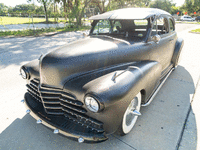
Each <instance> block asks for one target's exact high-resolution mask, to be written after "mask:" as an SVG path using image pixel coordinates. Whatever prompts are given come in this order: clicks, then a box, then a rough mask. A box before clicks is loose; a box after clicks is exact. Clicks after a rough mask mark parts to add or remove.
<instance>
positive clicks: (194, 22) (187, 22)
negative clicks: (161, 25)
mask: <svg viewBox="0 0 200 150" xmlns="http://www.w3.org/2000/svg"><path fill="white" fill-rule="evenodd" d="M176 23H186V24H200V22H196V21H192V22H190V21H176Z"/></svg>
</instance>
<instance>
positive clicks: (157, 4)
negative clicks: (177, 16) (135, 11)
mask: <svg viewBox="0 0 200 150" xmlns="http://www.w3.org/2000/svg"><path fill="white" fill-rule="evenodd" d="M172 6H175V4H174V3H173V2H172V1H171V0H155V1H152V2H151V3H150V5H149V7H151V8H159V9H162V10H165V11H167V12H169V13H173V11H172V9H171V8H172Z"/></svg>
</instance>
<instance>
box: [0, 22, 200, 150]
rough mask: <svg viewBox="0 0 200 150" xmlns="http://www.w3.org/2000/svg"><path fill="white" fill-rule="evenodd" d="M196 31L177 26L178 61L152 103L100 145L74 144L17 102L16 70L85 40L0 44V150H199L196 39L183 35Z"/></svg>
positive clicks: (75, 35) (199, 47)
mask: <svg viewBox="0 0 200 150" xmlns="http://www.w3.org/2000/svg"><path fill="white" fill-rule="evenodd" d="M193 28H200V26H199V25H187V24H186V25H185V24H177V25H176V30H177V32H178V36H179V37H182V38H183V39H184V40H185V45H184V47H183V51H182V52H183V53H182V61H181V62H180V65H179V66H178V67H177V68H176V70H175V71H173V72H172V74H171V75H170V76H169V78H168V79H167V81H166V83H165V84H164V85H163V87H162V88H161V90H160V91H159V93H158V94H157V96H156V97H155V98H154V100H153V102H152V103H151V104H150V105H149V106H148V107H142V108H141V113H142V116H140V117H139V118H138V121H137V123H136V126H135V127H134V129H133V130H132V131H131V133H129V134H128V135H126V136H123V137H120V136H118V135H117V134H112V135H109V139H108V140H107V141H105V142H103V143H96V144H87V143H82V144H79V143H78V142H76V141H72V140H70V139H68V138H66V137H63V136H60V135H54V134H53V132H52V130H50V129H48V128H46V127H44V126H43V125H41V124H36V120H35V119H33V118H32V117H31V116H30V115H28V114H26V113H25V111H26V109H25V107H24V105H23V104H22V103H20V101H21V100H22V99H23V95H24V93H25V91H26V87H25V81H24V80H23V79H22V78H21V77H20V76H19V68H20V66H21V65H23V64H25V63H27V62H29V61H31V60H34V59H37V58H38V57H39V56H40V54H41V53H46V52H48V51H52V50H55V49H57V48H58V47H60V46H63V45H65V44H67V43H70V42H73V41H75V40H78V39H80V38H84V36H83V35H82V32H69V33H62V34H57V35H54V36H41V37H22V38H0V85H1V86H0V114H1V115H0V120H1V121H0V150H9V149H14V150H18V149H20V150H28V149H30V150H38V149H41V150H46V149H48V150H54V149H55V150H58V149H59V150H60V149H73V150H74V149H77V150H78V149H87V150H88V149H110V150H112V149H114V150H116V149H120V150H121V149H126V150H129V149H130V150H132V149H138V150H162V149H163V150H173V149H181V150H188V149H190V150H195V149H199V150H200V142H199V141H198V137H200V113H199V110H200V102H199V101H198V100H199V99H200V85H199V83H198V81H199V75H200V65H199V64H200V61H199V56H200V42H199V39H200V34H192V33H188V31H189V30H191V29H193Z"/></svg>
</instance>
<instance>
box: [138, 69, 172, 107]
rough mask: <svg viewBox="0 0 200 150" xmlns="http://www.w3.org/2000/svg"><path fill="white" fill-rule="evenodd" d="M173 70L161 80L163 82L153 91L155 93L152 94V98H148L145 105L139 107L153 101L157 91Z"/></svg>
mask: <svg viewBox="0 0 200 150" xmlns="http://www.w3.org/2000/svg"><path fill="white" fill-rule="evenodd" d="M173 70H174V68H172V69H171V70H170V71H169V73H168V74H167V75H166V76H165V78H164V79H163V81H162V82H161V83H160V85H159V86H158V87H157V89H156V90H155V92H154V93H153V94H152V96H151V97H150V98H149V100H148V101H147V103H145V104H142V105H141V106H148V105H149V104H150V103H151V102H152V100H153V99H154V97H155V96H156V94H157V93H158V91H159V90H160V89H161V87H162V86H163V84H164V83H165V81H166V80H167V78H168V77H169V75H170V74H171V73H172V71H173Z"/></svg>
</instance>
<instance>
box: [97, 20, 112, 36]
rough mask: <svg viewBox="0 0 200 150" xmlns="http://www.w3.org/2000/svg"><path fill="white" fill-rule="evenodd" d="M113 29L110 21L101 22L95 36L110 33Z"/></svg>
mask: <svg viewBox="0 0 200 150" xmlns="http://www.w3.org/2000/svg"><path fill="white" fill-rule="evenodd" d="M110 29H111V25H110V21H109V20H100V21H99V22H98V23H97V24H96V26H95V27H94V30H93V34H99V33H109V32H110Z"/></svg>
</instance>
